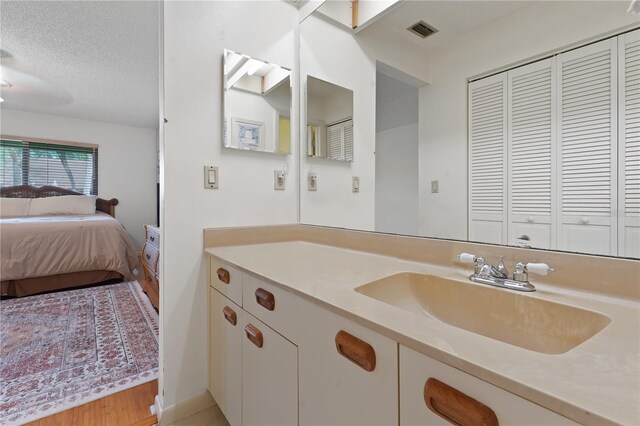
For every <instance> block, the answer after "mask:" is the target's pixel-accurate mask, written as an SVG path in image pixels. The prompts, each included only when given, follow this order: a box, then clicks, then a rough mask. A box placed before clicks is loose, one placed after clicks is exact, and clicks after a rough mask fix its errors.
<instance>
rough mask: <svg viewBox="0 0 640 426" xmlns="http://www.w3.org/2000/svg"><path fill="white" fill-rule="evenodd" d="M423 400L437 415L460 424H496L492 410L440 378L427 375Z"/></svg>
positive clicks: (496, 420)
mask: <svg viewBox="0 0 640 426" xmlns="http://www.w3.org/2000/svg"><path fill="white" fill-rule="evenodd" d="M424 402H425V403H426V404H427V407H429V410H431V411H433V412H434V413H436V414H437V415H438V416H440V417H442V418H443V419H445V420H447V421H448V422H451V423H453V424H456V425H460V426H481V425H483V426H498V424H499V423H498V418H497V417H496V413H494V412H493V410H492V409H491V408H489V407H487V406H486V405H484V404H483V403H481V402H479V401H476V400H475V399H473V398H471V397H470V396H469V395H466V394H464V393H462V392H460V391H459V390H457V389H454V388H452V387H451V386H449V385H447V384H445V383H442V382H441V381H440V380H437V379H434V378H433V377H429V379H428V380H427V382H426V383H425V385H424Z"/></svg>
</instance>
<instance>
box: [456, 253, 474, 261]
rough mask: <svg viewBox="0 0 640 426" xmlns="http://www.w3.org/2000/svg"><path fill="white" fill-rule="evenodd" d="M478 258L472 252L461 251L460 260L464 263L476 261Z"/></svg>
mask: <svg viewBox="0 0 640 426" xmlns="http://www.w3.org/2000/svg"><path fill="white" fill-rule="evenodd" d="M477 259H478V258H477V257H476V256H475V255H473V254H471V253H460V254H459V255H458V260H459V261H460V262H462V263H475V261H476V260H477Z"/></svg>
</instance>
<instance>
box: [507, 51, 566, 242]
mask: <svg viewBox="0 0 640 426" xmlns="http://www.w3.org/2000/svg"><path fill="white" fill-rule="evenodd" d="M554 64H555V59H545V60H542V61H539V62H535V63H533V64H530V65H527V66H524V67H520V68H516V69H514V70H510V71H509V72H508V111H509V116H508V126H507V128H508V141H509V143H508V146H509V148H508V153H509V160H508V164H509V170H508V173H509V179H508V205H509V214H508V219H509V221H508V222H509V241H508V244H510V245H518V244H519V243H520V244H521V245H523V243H524V242H526V244H524V245H526V246H528V247H537V248H555V245H556V241H555V240H556V238H555V237H556V233H555V230H554V229H553V227H552V217H553V213H554V212H555V210H556V209H555V204H556V202H555V197H554V196H555V186H554V185H553V183H555V164H554V160H555V153H554V152H553V148H555V123H556V117H555V109H556V107H555V104H554V103H555V96H556V95H555V69H554Z"/></svg>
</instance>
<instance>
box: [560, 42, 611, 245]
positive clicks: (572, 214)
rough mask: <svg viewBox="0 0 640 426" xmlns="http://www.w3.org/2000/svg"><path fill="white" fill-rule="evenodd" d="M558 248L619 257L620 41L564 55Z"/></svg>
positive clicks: (562, 63) (561, 73)
mask: <svg viewBox="0 0 640 426" xmlns="http://www.w3.org/2000/svg"><path fill="white" fill-rule="evenodd" d="M557 60H558V113H559V118H558V138H559V142H560V143H559V144H558V157H559V161H558V165H559V169H560V173H559V174H558V177H557V186H558V203H559V206H560V211H559V215H558V247H557V248H558V249H560V250H568V251H578V252H587V253H594V254H608V255H616V254H617V251H618V244H617V233H618V228H617V215H616V211H617V208H616V207H617V206H616V203H617V190H618V188H617V170H618V156H617V147H618V137H617V132H618V129H617V127H618V124H617V72H616V70H617V40H616V38H612V39H608V40H604V41H601V42H598V43H594V44H591V45H589V46H585V47H582V48H580V49H576V50H572V51H570V52H567V53H563V54H561V55H558V57H557Z"/></svg>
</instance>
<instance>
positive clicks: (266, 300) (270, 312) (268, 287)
mask: <svg viewBox="0 0 640 426" xmlns="http://www.w3.org/2000/svg"><path fill="white" fill-rule="evenodd" d="M243 279H244V281H243V283H242V284H243V295H242V301H243V303H244V306H243V308H244V310H246V311H247V312H249V313H250V314H252V315H254V316H255V317H256V318H258V319H259V320H261V321H263V322H264V323H265V324H267V325H268V326H269V327H271V328H273V329H274V330H275V331H277V332H278V333H280V334H282V335H283V336H284V337H286V338H287V339H289V340H290V341H291V342H293V343H297V341H298V333H297V324H298V318H297V316H296V312H297V311H296V309H297V304H299V303H300V298H298V297H297V296H295V295H293V294H292V293H290V292H288V291H286V290H283V289H281V288H279V287H277V286H275V285H273V284H270V283H267V282H265V281H263V280H261V279H259V278H256V277H254V276H253V275H250V274H244V278H243Z"/></svg>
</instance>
